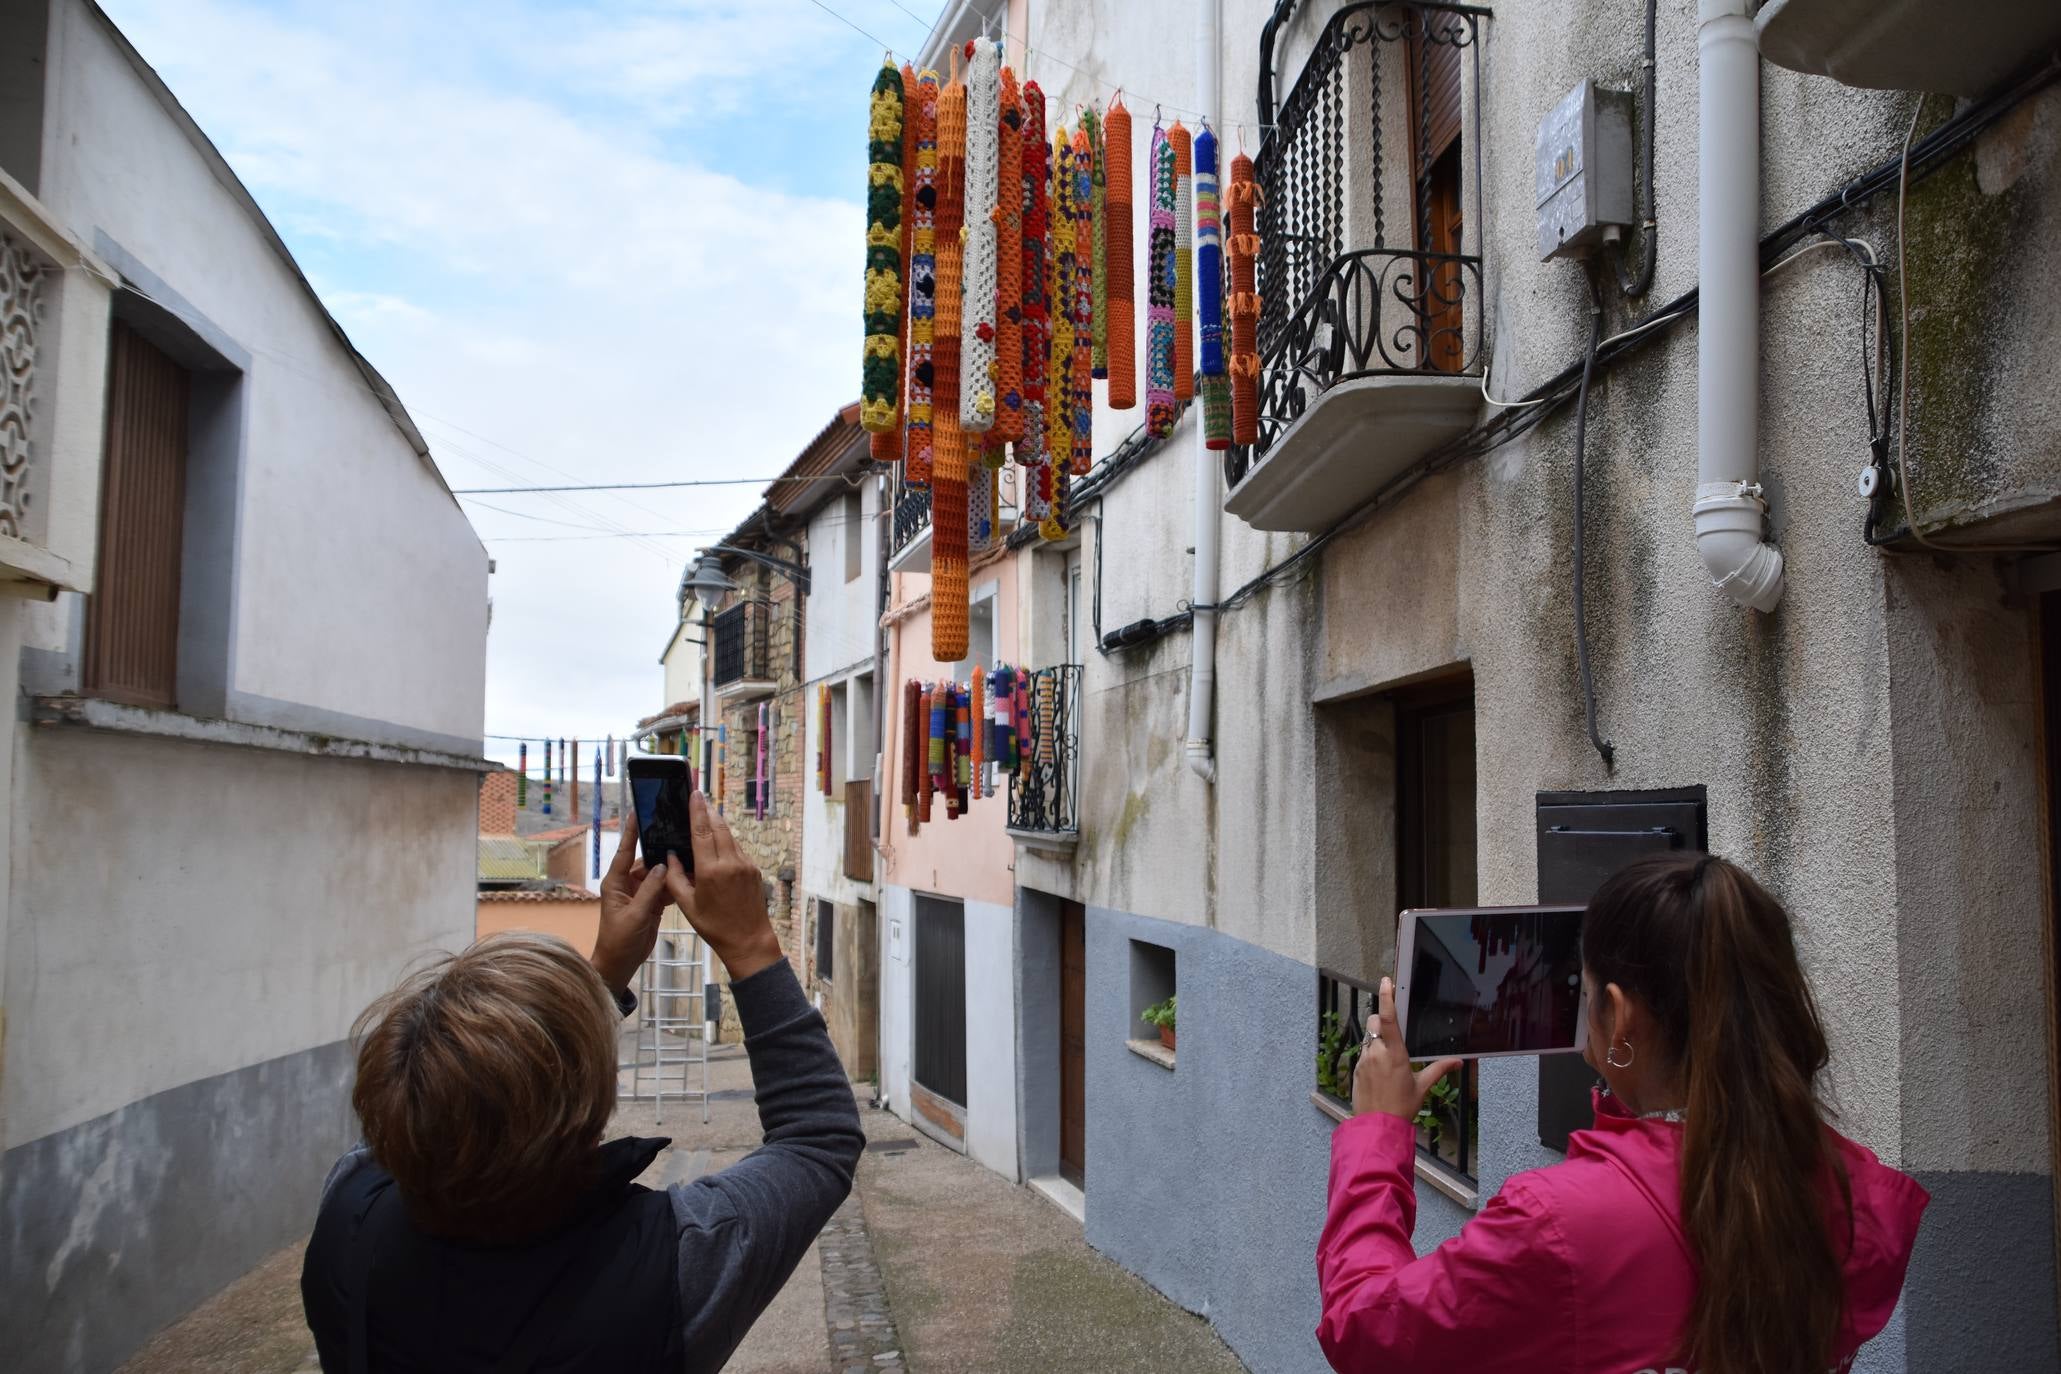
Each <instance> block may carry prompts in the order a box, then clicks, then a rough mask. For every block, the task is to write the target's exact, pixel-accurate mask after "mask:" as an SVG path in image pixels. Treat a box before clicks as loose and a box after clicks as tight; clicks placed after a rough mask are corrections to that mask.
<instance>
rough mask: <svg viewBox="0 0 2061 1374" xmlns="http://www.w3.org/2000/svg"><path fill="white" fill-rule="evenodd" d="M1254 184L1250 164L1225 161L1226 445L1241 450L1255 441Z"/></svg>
mask: <svg viewBox="0 0 2061 1374" xmlns="http://www.w3.org/2000/svg"><path fill="white" fill-rule="evenodd" d="M1259 198H1260V189H1259V183H1258V182H1256V181H1254V180H1253V179H1252V159H1251V158H1249V157H1247V156H1246V155H1245V154H1243V153H1240V154H1239V155H1238V156H1236V157H1234V158H1232V159H1231V186H1230V191H1229V194H1228V195H1227V196H1226V199H1227V200H1228V201H1229V203H1230V211H1231V299H1230V300H1229V301H1227V302H1226V303H1225V304H1226V308H1227V309H1228V310H1229V311H1230V314H1231V361H1230V371H1231V442H1232V443H1234V444H1239V445H1245V444H1250V443H1253V442H1255V441H1256V440H1258V438H1259V373H1260V366H1259V315H1260V299H1259V294H1258V287H1257V285H1256V284H1255V281H1254V277H1253V271H1254V264H1255V263H1256V262H1257V260H1258V258H1259V234H1258V233H1257V232H1255V231H1254V229H1253V211H1254V210H1255V209H1256V208H1257V207H1258V205H1259Z"/></svg>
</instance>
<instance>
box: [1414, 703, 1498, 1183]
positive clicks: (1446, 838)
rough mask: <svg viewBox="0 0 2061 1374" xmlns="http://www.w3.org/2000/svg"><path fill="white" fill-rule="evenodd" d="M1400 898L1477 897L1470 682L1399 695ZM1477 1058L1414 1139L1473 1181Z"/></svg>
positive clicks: (1444, 1091) (1449, 1085)
mask: <svg viewBox="0 0 2061 1374" xmlns="http://www.w3.org/2000/svg"><path fill="white" fill-rule="evenodd" d="M1395 741H1396V906H1397V909H1398V910H1400V911H1407V910H1409V909H1411V908H1412V907H1434V906H1473V905H1475V903H1476V901H1477V900H1478V897H1477V893H1476V885H1475V817H1474V683H1473V680H1472V678H1469V679H1466V680H1464V681H1461V682H1447V683H1438V684H1433V685H1430V686H1427V687H1424V688H1419V689H1415V690H1412V691H1410V692H1407V693H1398V694H1396V696H1395ZM1478 1067H1479V1061H1477V1060H1472V1059H1470V1060H1468V1061H1467V1062H1466V1066H1465V1067H1464V1068H1463V1069H1462V1070H1461V1071H1460V1073H1459V1074H1456V1075H1453V1076H1451V1077H1448V1078H1447V1079H1445V1080H1443V1082H1442V1083H1441V1084H1440V1086H1439V1087H1438V1088H1437V1089H1435V1090H1434V1093H1433V1096H1432V1098H1431V1099H1430V1100H1429V1101H1428V1102H1427V1103H1426V1104H1425V1105H1426V1114H1425V1116H1423V1117H1420V1118H1419V1123H1418V1127H1417V1148H1418V1149H1419V1151H1421V1152H1422V1153H1424V1154H1425V1155H1427V1156H1429V1157H1430V1158H1432V1159H1435V1160H1437V1161H1438V1162H1439V1163H1440V1164H1442V1165H1444V1166H1445V1167H1446V1168H1448V1169H1451V1170H1453V1171H1455V1172H1457V1173H1459V1174H1461V1175H1463V1176H1464V1177H1466V1178H1467V1179H1469V1180H1470V1181H1471V1180H1472V1179H1473V1178H1474V1176H1475V1169H1476V1163H1477V1154H1478V1150H1477V1146H1478V1142H1477V1140H1476V1133H1477V1123H1478V1118H1479V1102H1478V1099H1479V1092H1480V1079H1479V1074H1478V1071H1477V1070H1478Z"/></svg>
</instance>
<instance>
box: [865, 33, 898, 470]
mask: <svg viewBox="0 0 2061 1374" xmlns="http://www.w3.org/2000/svg"><path fill="white" fill-rule="evenodd" d="M866 157H867V162H868V166H867V168H866V347H865V352H864V356H863V366H862V367H861V369H860V382H861V386H860V395H859V423H860V424H861V425H862V426H863V427H864V428H865V430H866V432H867V433H869V434H877V433H879V432H880V431H881V430H884V429H890V428H892V427H893V426H894V423H895V418H896V407H897V402H898V398H899V396H900V394H901V387H900V376H901V352H900V336H901V326H902V252H901V248H902V74H901V73H900V72H899V71H897V70H895V65H894V63H893V62H885V63H882V64H881V68H880V74H879V75H878V76H876V77H874V78H873V100H872V114H871V116H870V118H869V120H868V125H867V133H866Z"/></svg>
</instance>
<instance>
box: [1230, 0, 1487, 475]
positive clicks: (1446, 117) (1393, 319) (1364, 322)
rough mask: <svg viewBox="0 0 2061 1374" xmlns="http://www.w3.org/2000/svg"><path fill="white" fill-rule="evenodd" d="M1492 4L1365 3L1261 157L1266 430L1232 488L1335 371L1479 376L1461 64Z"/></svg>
mask: <svg viewBox="0 0 2061 1374" xmlns="http://www.w3.org/2000/svg"><path fill="white" fill-rule="evenodd" d="M1489 15H1490V11H1488V10H1487V9H1484V8H1481V7H1478V6H1473V5H1459V4H1439V3H1424V4H1410V5H1404V4H1392V3H1376V2H1375V0H1366V2H1365V3H1359V4H1352V5H1347V6H1346V7H1344V8H1343V9H1341V10H1339V11H1338V12H1337V13H1335V14H1333V15H1332V16H1331V18H1330V20H1329V21H1328V22H1327V23H1326V24H1325V25H1324V28H1323V30H1322V32H1321V33H1320V34H1319V35H1318V36H1317V39H1316V43H1315V46H1314V47H1313V49H1312V50H1311V52H1310V55H1309V58H1308V60H1307V62H1306V63H1305V64H1304V66H1303V70H1302V74H1301V75H1300V76H1299V77H1298V78H1297V79H1296V82H1295V86H1294V88H1293V89H1292V90H1291V91H1290V92H1289V94H1288V98H1287V99H1286V100H1285V101H1283V102H1282V105H1281V109H1280V112H1279V114H1278V116H1277V117H1276V118H1275V121H1274V127H1273V129H1272V130H1271V131H1270V132H1269V134H1268V136H1267V140H1266V142H1265V144H1264V145H1263V146H1262V147H1261V149H1260V153H1259V156H1258V157H1257V158H1256V159H1255V161H1254V170H1253V174H1254V178H1255V180H1256V181H1257V182H1258V184H1259V189H1260V195H1261V199H1260V205H1259V211H1258V217H1257V220H1258V222H1257V228H1258V231H1259V239H1260V249H1259V261H1258V264H1257V268H1258V282H1257V285H1258V288H1259V297H1260V317H1259V329H1258V340H1257V342H1258V347H1259V354H1260V365H1261V389H1260V433H1259V439H1258V442H1257V443H1256V444H1255V445H1254V446H1253V450H1252V451H1251V452H1250V453H1235V454H1234V455H1233V457H1232V461H1231V464H1230V469H1231V470H1230V472H1229V476H1230V478H1231V481H1232V482H1233V483H1234V484H1235V483H1236V482H1238V481H1239V480H1240V479H1241V478H1242V477H1243V476H1244V474H1245V471H1246V470H1247V469H1248V468H1249V467H1250V466H1252V465H1253V464H1256V463H1257V462H1258V461H1259V460H1260V459H1261V458H1263V457H1265V455H1266V454H1267V452H1268V451H1269V450H1270V449H1271V448H1272V447H1273V446H1274V444H1275V443H1276V442H1277V441H1278V440H1279V439H1280V437H1281V434H1282V433H1283V432H1284V431H1285V430H1286V429H1287V428H1288V427H1289V426H1290V425H1291V424H1293V423H1294V422H1295V421H1296V419H1298V418H1299V417H1300V416H1301V415H1302V414H1303V412H1304V411H1305V410H1306V409H1308V407H1309V406H1310V405H1311V404H1312V403H1313V402H1314V401H1315V399H1316V398H1317V397H1318V396H1320V395H1321V394H1322V393H1323V392H1324V391H1325V390H1327V389H1329V388H1330V387H1333V386H1335V385H1337V384H1339V383H1340V382H1346V381H1352V380H1355V379H1358V378H1365V377H1380V376H1407V375H1426V376H1436V375H1442V374H1443V375H1455V374H1476V373H1478V370H1479V368H1480V363H1481V350H1482V340H1483V335H1484V329H1483V320H1482V304H1481V303H1482V290H1481V260H1480V258H1478V257H1475V256H1472V255H1468V254H1463V253H1460V252H1458V251H1457V250H1458V248H1459V247H1460V242H1461V234H1460V228H1461V225H1460V218H1461V210H1462V203H1463V201H1464V200H1465V197H1466V194H1467V193H1468V192H1470V191H1472V190H1474V189H1475V188H1478V187H1479V185H1480V175H1479V153H1478V150H1477V149H1475V148H1474V147H1473V146H1471V145H1470V144H1467V143H1463V141H1462V139H1461V138H1460V122H1461V120H1460V108H1461V91H1462V89H1463V86H1464V83H1463V81H1462V73H1461V71H1460V60H1461V55H1462V54H1463V53H1465V54H1469V55H1472V52H1473V50H1474V49H1475V48H1476V45H1477V43H1478V41H1479V39H1480V33H1481V21H1482V20H1484V19H1486V18H1488V17H1489ZM1271 41H1272V34H1271V32H1270V33H1269V35H1268V37H1267V39H1266V42H1267V44H1268V48H1269V50H1265V51H1263V53H1262V68H1263V72H1265V73H1267V77H1266V79H1267V81H1268V89H1270V83H1271V76H1270V64H1271V61H1272V53H1271V51H1270V47H1271ZM1476 79H1477V80H1478V79H1479V71H1478V68H1477V71H1476Z"/></svg>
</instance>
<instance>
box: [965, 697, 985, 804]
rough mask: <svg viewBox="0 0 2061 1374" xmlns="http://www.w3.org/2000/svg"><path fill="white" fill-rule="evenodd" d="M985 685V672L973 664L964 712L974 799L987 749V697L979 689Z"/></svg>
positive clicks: (978, 791) (977, 794)
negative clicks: (967, 727) (968, 728)
mask: <svg viewBox="0 0 2061 1374" xmlns="http://www.w3.org/2000/svg"><path fill="white" fill-rule="evenodd" d="M986 685H987V674H985V673H983V672H982V671H981V669H980V665H979V664H978V663H976V664H974V665H973V680H972V681H971V682H969V683H968V684H967V690H968V693H969V697H968V700H967V703H966V713H967V718H968V723H969V724H970V725H971V727H972V729H971V731H970V734H971V735H972V738H971V739H969V740H968V741H967V755H968V762H969V763H971V764H972V768H971V770H970V772H969V774H968V776H969V777H970V778H971V779H972V787H973V797H974V800H975V801H978V800H979V799H980V769H981V764H982V762H983V761H984V760H985V759H986V758H987V750H986V749H985V748H983V747H982V745H983V742H984V738H985V736H986V735H987V720H988V706H987V699H986V697H985V696H984V694H983V693H982V691H981V688H983V687H985V686H986Z"/></svg>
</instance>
